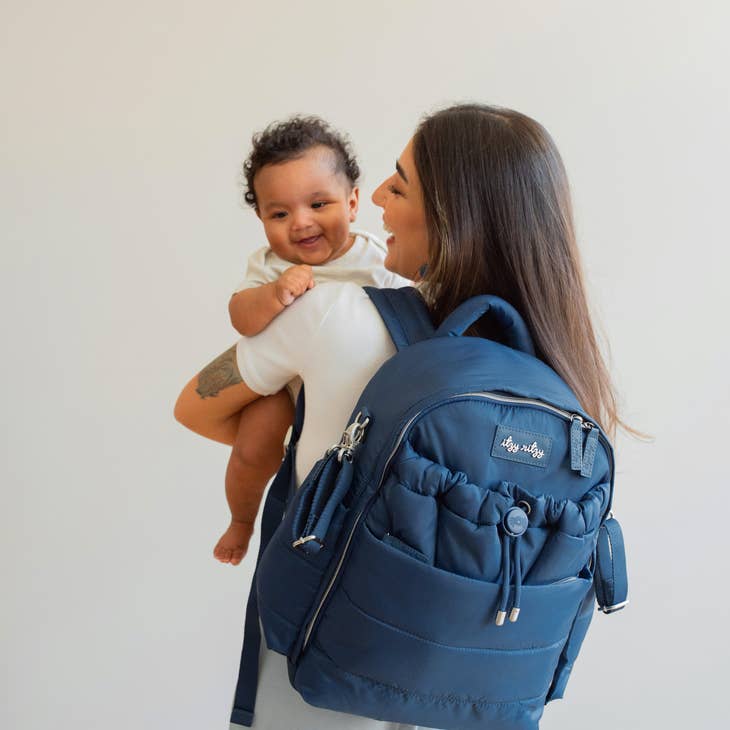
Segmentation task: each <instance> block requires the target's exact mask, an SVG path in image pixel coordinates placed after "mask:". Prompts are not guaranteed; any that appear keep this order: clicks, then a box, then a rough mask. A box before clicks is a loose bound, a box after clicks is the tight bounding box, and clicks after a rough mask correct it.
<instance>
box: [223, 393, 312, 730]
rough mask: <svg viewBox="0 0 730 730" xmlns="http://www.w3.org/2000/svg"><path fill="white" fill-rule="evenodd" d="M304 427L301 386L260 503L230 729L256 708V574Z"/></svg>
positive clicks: (292, 476) (289, 491) (291, 482)
mask: <svg viewBox="0 0 730 730" xmlns="http://www.w3.org/2000/svg"><path fill="white" fill-rule="evenodd" d="M303 424H304V386H303V385H302V388H301V390H300V391H299V397H298V398H297V405H296V411H295V414H294V423H293V424H292V432H291V437H290V439H289V443H288V444H287V447H286V455H285V456H284V461H283V463H282V465H281V467H280V469H279V471H278V472H277V474H276V476H275V477H274V481H273V482H272V483H271V486H270V487H269V493H268V496H267V497H266V502H265V503H264V511H263V514H262V516H261V541H260V543H259V553H258V557H257V558H256V570H254V575H253V580H252V581H251V589H250V590H249V593H248V603H247V604H246V619H245V623H244V636H243V646H242V648H241V661H240V664H239V668H238V682H237V683H236V692H235V695H234V697H233V708H232V710H231V727H232V728H233V727H238V726H241V727H251V725H252V724H253V714H254V707H255V705H256V689H257V687H258V680H259V649H260V646H261V629H260V625H259V606H258V600H257V596H256V571H257V570H258V565H259V562H260V561H261V556H262V555H263V554H264V550H266V546H267V545H268V544H269V541H270V540H271V538H272V536H273V534H274V532H276V528H277V527H278V526H279V524H280V523H281V520H282V518H283V516H284V510H285V509H286V506H287V504H288V502H289V500H290V499H291V497H292V495H293V494H294V491H295V489H296V468H295V459H296V449H297V442H298V441H299V437H300V436H301V433H302V425H303Z"/></svg>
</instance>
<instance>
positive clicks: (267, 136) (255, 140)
mask: <svg viewBox="0 0 730 730" xmlns="http://www.w3.org/2000/svg"><path fill="white" fill-rule="evenodd" d="M251 143H252V146H253V147H252V149H251V154H250V155H249V156H248V158H247V159H246V161H245V162H244V163H243V174H244V177H245V180H246V191H245V193H244V196H243V197H244V200H245V201H246V202H247V203H248V204H249V205H250V206H251V207H253V208H256V207H257V204H256V191H255V190H254V187H253V180H254V177H255V176H256V173H257V172H258V171H259V170H260V169H261V168H262V167H264V166H265V165H276V164H278V163H280V162H287V161H288V160H294V159H296V158H297V157H301V156H302V154H304V153H305V152H306V151H307V150H308V149H311V148H312V147H318V146H322V147H327V148H328V149H331V150H332V152H334V155H335V161H336V163H335V164H336V167H335V172H339V173H342V174H343V175H345V177H346V178H347V179H348V180H349V181H350V185H353V186H354V185H356V184H357V181H358V179H359V178H360V168H359V166H358V164H357V160H356V159H355V154H354V152H353V151H352V147H351V145H350V141H349V140H348V138H347V137H346V136H345V135H344V134H340V133H339V132H336V131H335V130H334V129H332V127H330V126H329V124H327V122H325V121H324V120H323V119H320V118H319V117H314V116H307V117H305V116H299V115H297V116H293V117H290V118H289V119H285V120H284V121H282V122H273V123H272V124H270V125H269V126H268V127H266V129H264V131H263V132H259V133H257V134H254V136H253V137H252V139H251Z"/></svg>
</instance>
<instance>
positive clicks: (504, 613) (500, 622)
mask: <svg viewBox="0 0 730 730" xmlns="http://www.w3.org/2000/svg"><path fill="white" fill-rule="evenodd" d="M506 618H507V611H497V618H496V620H495V622H494V623H496V624H497V626H503V625H504V620H505V619H506Z"/></svg>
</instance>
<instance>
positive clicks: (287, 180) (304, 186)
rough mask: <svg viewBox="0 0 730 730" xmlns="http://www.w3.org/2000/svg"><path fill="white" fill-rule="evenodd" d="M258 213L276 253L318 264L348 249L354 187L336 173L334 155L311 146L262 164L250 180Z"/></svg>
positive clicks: (354, 207)
mask: <svg viewBox="0 0 730 730" xmlns="http://www.w3.org/2000/svg"><path fill="white" fill-rule="evenodd" d="M254 188H255V191H256V202H257V206H258V207H257V214H258V216H259V218H260V219H261V222H262V223H263V224H264V231H265V232H266V238H267V239H268V241H269V245H270V246H271V248H272V250H273V251H274V253H276V254H277V255H279V256H281V258H283V259H284V260H286V261H291V262H292V263H293V264H309V265H310V266H319V265H321V264H324V263H327V262H328V261H332V260H333V259H336V258H337V257H338V256H341V255H342V254H343V253H345V251H347V250H348V248H349V247H350V244H351V241H350V223H351V222H352V221H354V220H355V216H356V215H357V204H358V189H357V188H352V189H350V185H349V182H348V180H347V178H346V177H345V176H344V175H342V174H340V173H337V172H336V171H335V160H334V153H333V152H332V151H331V150H329V149H328V148H326V147H313V148H312V149H309V150H307V151H306V152H305V153H304V154H303V155H302V156H301V157H298V158H297V159H294V160H289V161H287V162H282V163H280V164H278V165H265V166H264V167H262V168H261V169H260V170H259V171H258V172H257V173H256V177H255V179H254Z"/></svg>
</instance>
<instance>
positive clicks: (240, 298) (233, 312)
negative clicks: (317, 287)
mask: <svg viewBox="0 0 730 730" xmlns="http://www.w3.org/2000/svg"><path fill="white" fill-rule="evenodd" d="M313 286H314V279H313V278H312V267H311V266H307V265H306V264H298V265H296V266H291V267H289V268H288V269H287V270H286V271H285V272H284V273H283V274H282V275H281V276H280V277H279V278H278V279H277V280H276V281H272V282H269V283H268V284H262V285H261V286H256V287H251V288H250V289H243V290H242V291H239V292H237V293H236V294H234V295H233V296H232V297H231V301H230V302H229V304H228V313H229V314H230V316H231V324H232V325H233V326H234V328H235V329H236V331H237V332H239V333H240V334H242V335H244V336H245V337H253V336H254V335H257V334H258V333H259V332H261V330H263V329H265V328H266V327H267V326H268V325H269V324H270V322H271V321H272V320H273V319H275V318H276V317H277V316H278V315H279V314H281V313H282V312H283V311H284V309H285V308H286V307H288V306H289V305H290V304H291V303H292V302H293V301H294V300H295V299H297V298H298V297H300V296H301V295H302V294H304V292H306V291H307V290H308V289H311V288H312V287H313Z"/></svg>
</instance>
